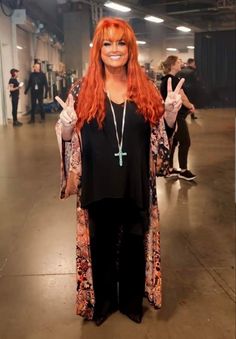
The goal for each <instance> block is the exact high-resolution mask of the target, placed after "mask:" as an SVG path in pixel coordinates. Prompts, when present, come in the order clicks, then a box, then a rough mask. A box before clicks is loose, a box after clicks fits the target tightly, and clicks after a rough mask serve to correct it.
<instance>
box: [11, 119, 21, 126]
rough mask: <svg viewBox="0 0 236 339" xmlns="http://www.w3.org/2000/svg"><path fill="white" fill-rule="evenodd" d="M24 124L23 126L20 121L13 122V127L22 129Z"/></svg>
mask: <svg viewBox="0 0 236 339" xmlns="http://www.w3.org/2000/svg"><path fill="white" fill-rule="evenodd" d="M22 125H23V124H22V122H20V121H18V120H17V121H13V126H14V127H20V126H22Z"/></svg>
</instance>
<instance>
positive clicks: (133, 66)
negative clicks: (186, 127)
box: [76, 17, 164, 130]
mask: <svg viewBox="0 0 236 339" xmlns="http://www.w3.org/2000/svg"><path fill="white" fill-rule="evenodd" d="M107 38H108V39H109V40H111V41H119V40H121V39H122V40H124V41H125V42H126V44H127V46H128V52H129V58H128V62H127V64H126V70H127V82H128V84H127V99H128V100H129V101H132V102H134V103H135V104H136V105H137V109H138V111H139V112H140V114H142V115H143V116H144V118H145V119H146V120H148V121H150V122H151V123H156V122H157V121H158V119H159V118H160V117H161V116H162V115H163V113H164V105H163V100H162V98H161V95H160V93H159V91H158V90H157V88H156V87H155V86H154V84H153V83H152V81H150V80H149V79H148V78H147V76H146V75H145V74H144V73H143V71H142V69H141V67H140V65H139V63H138V49H137V43H136V38H135V34H134V31H133V29H132V28H131V26H130V25H129V24H128V23H127V22H126V21H124V20H122V19H119V18H110V17H109V18H103V19H101V20H100V21H99V23H98V24H97V27H96V30H95V33H94V38H93V47H92V48H91V51H90V60H89V66H88V70H87V73H86V75H85V77H84V78H83V81H82V84H81V89H80V92H79V96H78V101H77V104H76V113H77V117H78V121H77V129H78V130H79V129H80V128H81V127H82V126H83V124H84V122H89V121H90V120H91V119H93V118H96V119H97V122H98V125H99V126H100V127H101V126H102V123H103V120H104V118H105V115H106V112H105V98H106V93H105V91H104V88H105V66H104V63H103V61H102V59H101V48H102V46H103V41H104V40H106V39H107Z"/></svg>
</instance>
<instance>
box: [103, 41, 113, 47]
mask: <svg viewBox="0 0 236 339" xmlns="http://www.w3.org/2000/svg"><path fill="white" fill-rule="evenodd" d="M103 46H105V47H108V46H111V43H110V42H108V41H105V42H104V43H103Z"/></svg>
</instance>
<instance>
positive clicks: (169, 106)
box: [164, 77, 184, 127]
mask: <svg viewBox="0 0 236 339" xmlns="http://www.w3.org/2000/svg"><path fill="white" fill-rule="evenodd" d="M183 83H184V79H181V80H180V81H179V83H178V85H177V86H176V88H175V90H174V91H173V89H172V79H171V77H169V78H168V80H167V97H166V100H165V114H164V118H165V120H166V122H167V125H168V126H169V127H173V126H174V124H175V121H176V117H177V113H178V111H179V109H180V107H181V105H182V99H181V95H180V90H181V88H182V86H183Z"/></svg>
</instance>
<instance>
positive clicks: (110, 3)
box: [104, 1, 131, 12]
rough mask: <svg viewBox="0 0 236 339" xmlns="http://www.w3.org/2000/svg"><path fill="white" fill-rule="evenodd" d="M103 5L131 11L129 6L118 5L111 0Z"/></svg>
mask: <svg viewBox="0 0 236 339" xmlns="http://www.w3.org/2000/svg"><path fill="white" fill-rule="evenodd" d="M104 6H105V7H108V8H111V9H115V10H116V11H120V12H130V11H131V8H129V7H126V6H122V5H119V4H117V3H115V2H112V1H107V2H105V4H104Z"/></svg>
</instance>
